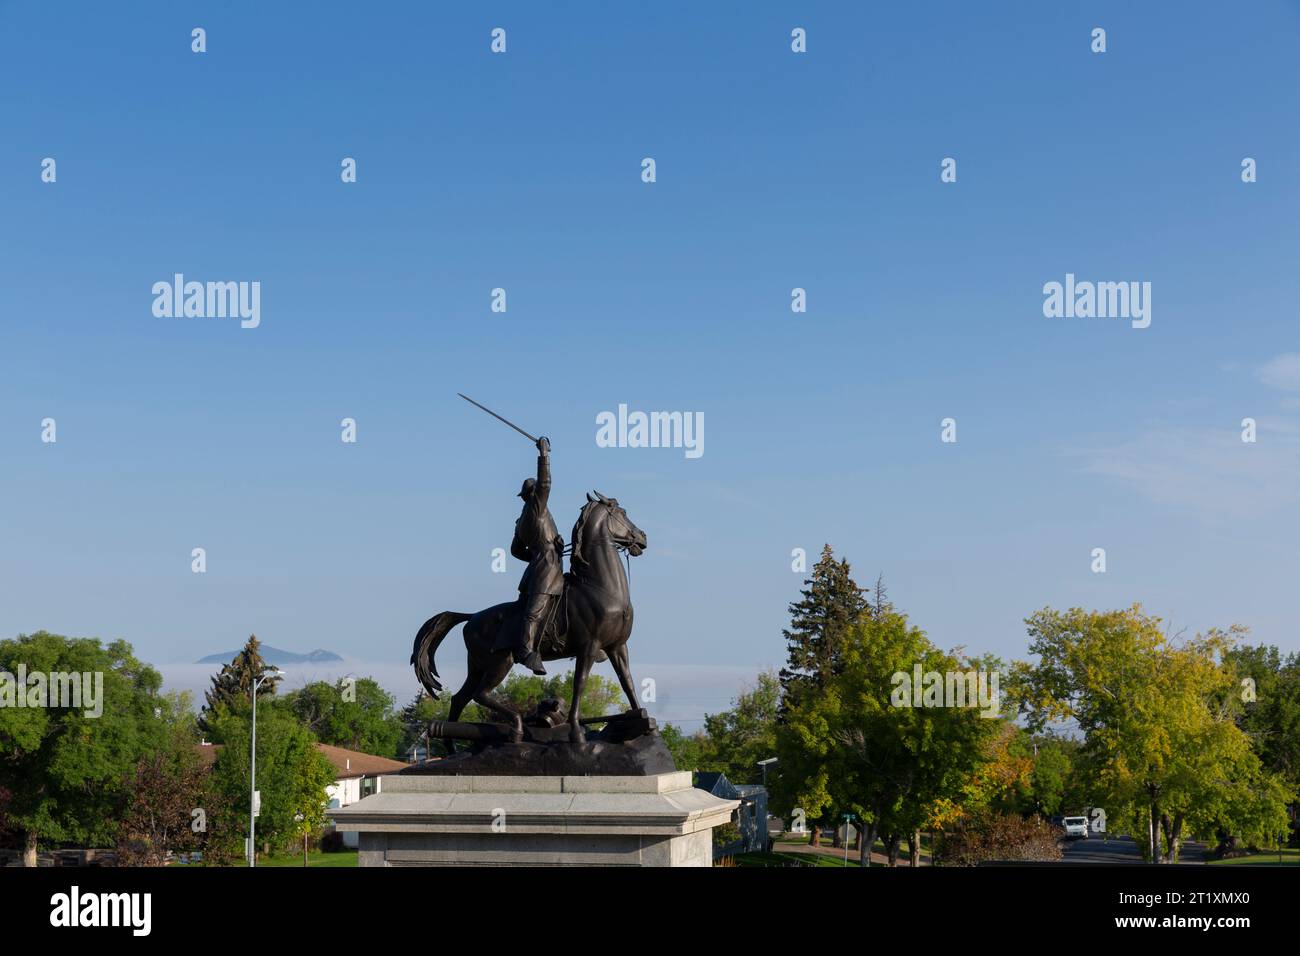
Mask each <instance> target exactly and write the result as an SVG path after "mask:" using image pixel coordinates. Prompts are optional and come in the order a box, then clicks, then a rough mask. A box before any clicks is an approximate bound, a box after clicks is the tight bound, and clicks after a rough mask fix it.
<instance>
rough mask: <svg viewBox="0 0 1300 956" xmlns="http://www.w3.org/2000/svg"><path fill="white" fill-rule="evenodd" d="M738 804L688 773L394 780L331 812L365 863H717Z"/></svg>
mask: <svg viewBox="0 0 1300 956" xmlns="http://www.w3.org/2000/svg"><path fill="white" fill-rule="evenodd" d="M738 805H739V801H737V800H723V799H720V798H718V797H715V796H713V795H712V794H710V793H706V792H705V791H703V790H698V789H696V788H695V787H692V786H691V774H690V772H689V771H677V772H673V773H661V774H653V775H650V776H644V777H601V776H591V777H561V776H533V777H523V776H517V777H505V776H500V777H494V776H427V775H420V774H390V775H386V776H384V777H382V778H380V784H379V792H378V793H375V794H373V795H371V796H369V797H366V798H365V799H364V800H362V801H360V802H359V803H354V804H352V805H351V806H349V807H343V808H342V809H338V810H330V811H327V812H328V814H329V815H330V816H331V817H332V818H333V820H334V825H335V826H336V827H337V828H338V829H339V830H341V831H344V832H347V831H354V832H356V833H357V834H358V835H359V843H360V854H361V855H360V859H359V861H358V862H359V864H360V865H361V866H466V865H480V866H711V865H712V864H713V840H712V831H713V828H714V827H715V826H719V825H720V824H724V823H726V822H727V821H729V820H730V819H731V814H732V812H733V811H734V810H735V808H736V807H737V806H738Z"/></svg>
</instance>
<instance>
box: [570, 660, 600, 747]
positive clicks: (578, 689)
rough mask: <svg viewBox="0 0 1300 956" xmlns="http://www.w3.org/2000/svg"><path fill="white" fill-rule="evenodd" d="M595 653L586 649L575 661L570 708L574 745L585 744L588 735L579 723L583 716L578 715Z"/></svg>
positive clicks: (572, 741)
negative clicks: (583, 689)
mask: <svg viewBox="0 0 1300 956" xmlns="http://www.w3.org/2000/svg"><path fill="white" fill-rule="evenodd" d="M593 657H594V655H593V653H592V652H591V650H589V649H584V650H583V652H582V653H581V654H579V655H578V657H577V660H575V661H574V667H573V703H572V705H571V706H570V707H569V742H570V743H574V744H585V743H586V742H587V735H586V734H585V733H584V732H583V730H582V724H581V723H580V722H579V721H580V720H581V717H582V715H581V714H579V713H578V708H579V703H580V701H581V700H582V688H583V687H584V686H586V683H587V675H588V674H590V673H591V663H592V658H593Z"/></svg>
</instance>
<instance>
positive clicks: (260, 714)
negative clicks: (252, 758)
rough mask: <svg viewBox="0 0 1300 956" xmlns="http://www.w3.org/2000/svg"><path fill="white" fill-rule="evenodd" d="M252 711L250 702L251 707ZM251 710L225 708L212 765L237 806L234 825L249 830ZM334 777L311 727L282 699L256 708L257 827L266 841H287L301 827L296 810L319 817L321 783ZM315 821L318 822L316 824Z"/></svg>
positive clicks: (313, 818)
mask: <svg viewBox="0 0 1300 956" xmlns="http://www.w3.org/2000/svg"><path fill="white" fill-rule="evenodd" d="M250 711H251V708H250ZM251 726H252V722H251V720H250V714H249V713H238V714H236V713H225V714H222V715H221V716H220V717H218V718H217V727H216V732H217V733H218V734H220V739H221V740H222V741H224V743H225V746H224V747H223V748H222V750H221V753H220V754H219V755H218V756H217V760H216V762H215V764H214V765H213V768H212V773H213V777H214V779H215V781H216V785H217V786H218V788H219V789H220V791H221V792H222V793H223V794H224V795H225V797H226V799H227V800H228V801H229V803H230V805H231V806H232V807H233V808H235V817H234V820H238V821H241V822H238V823H236V822H234V821H232V823H231V826H232V828H234V829H236V830H238V831H242V832H245V833H246V832H247V822H248V811H249V740H250V730H251ZM332 783H334V767H333V765H332V764H331V763H330V762H329V760H328V759H326V757H325V756H324V755H323V754H322V753H321V752H320V751H319V750H317V749H316V741H315V740H314V739H313V737H312V735H311V732H310V731H309V730H308V729H307V728H306V727H305V726H303V724H302V723H301V722H300V721H299V720H298V718H297V716H296V715H295V714H294V713H293V711H292V709H291V708H290V707H289V706H288V705H287V704H286V703H285V701H283V700H275V699H272V700H269V701H267V702H265V703H262V704H259V706H258V708H257V789H258V790H259V791H260V792H261V794H262V805H261V812H260V813H259V815H258V818H257V832H258V835H259V837H260V839H261V841H262V846H264V847H268V848H269V847H281V846H287V845H289V843H290V841H291V840H292V839H293V837H294V836H295V835H296V834H299V833H300V832H301V831H300V828H299V825H298V821H296V820H295V819H294V818H295V816H298V815H302V816H304V817H306V818H307V819H308V820H311V821H321V820H323V816H322V814H323V812H324V809H325V807H326V806H327V797H326V793H325V788H326V787H328V786H329V785H330V784H332ZM317 825H319V824H317Z"/></svg>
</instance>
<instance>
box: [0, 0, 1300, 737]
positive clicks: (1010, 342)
mask: <svg viewBox="0 0 1300 956" xmlns="http://www.w3.org/2000/svg"><path fill="white" fill-rule="evenodd" d="M196 26H202V27H204V28H205V29H206V30H207V42H208V51H207V52H206V53H203V54H195V53H192V52H191V50H190V31H191V29H192V28H193V27H196ZM1098 26H1100V27H1104V28H1105V29H1106V30H1107V47H1108V49H1107V51H1106V52H1105V53H1104V54H1094V53H1092V52H1091V50H1090V42H1091V41H1090V33H1091V31H1092V29H1093V28H1094V27H1098ZM494 27H503V28H504V29H506V31H507V53H505V54H504V55H493V54H492V53H491V52H490V51H489V41H490V37H489V33H490V31H491V30H492V28H494ZM794 27H803V28H805V29H806V30H807V34H808V52H807V53H806V54H794V53H792V52H791V50H790V31H791V29H793V28H794ZM1298 53H1300V5H1297V4H1296V3H1277V2H1273V3H1268V2H1265V3H1258V4H1251V5H1250V6H1249V7H1224V6H1222V5H1217V4H1180V5H1177V6H1176V7H1175V6H1173V5H1142V8H1141V9H1138V8H1137V5H1133V4H1119V3H1116V4H1083V3H1070V4H1042V3H1014V4H1013V3H1001V4H986V5H975V4H967V3H951V4H948V3H945V4H905V5H904V4H900V5H896V7H886V6H884V5H871V6H870V7H868V5H865V4H822V3H818V4H793V3H789V4H787V3H782V4H775V3H770V4H761V3H760V4H754V3H745V4H741V3H735V4H724V3H719V4H708V5H700V4H674V3H663V4H655V5H652V6H650V7H645V6H627V7H624V6H622V5H615V4H596V3H589V4H578V3H564V4H550V5H546V6H545V7H539V6H538V5H535V4H488V5H469V4H465V5H458V6H455V7H452V6H447V5H431V4H417V3H399V4H391V5H387V6H385V7H383V8H382V9H371V8H366V7H364V6H355V5H350V4H349V5H344V4H333V3H322V4H317V5H314V6H313V7H312V8H311V10H310V11H306V10H290V9H287V8H286V9H281V8H280V5H268V4H253V3H234V4H212V3H166V4H164V3H138V4H132V5H131V6H130V7H129V9H128V8H121V7H116V8H114V7H111V6H106V5H99V4H89V3H87V4H71V5H60V6H59V7H57V8H51V7H50V6H49V5H44V6H42V5H35V4H18V3H12V2H8V3H6V2H0V77H2V79H3V82H2V83H0V115H2V116H3V117H4V125H3V131H4V135H3V136H2V137H0V235H2V236H3V239H4V242H3V246H2V247H0V249H2V250H3V255H2V256H0V465H2V467H0V634H4V635H12V634H16V633H19V632H29V631H32V630H36V629H39V628H42V627H44V628H48V629H50V630H54V631H57V632H61V633H67V634H75V635H93V636H99V637H102V638H105V639H109V638H115V637H124V638H126V639H128V640H130V641H131V642H132V643H133V644H134V645H135V647H136V649H137V651H138V652H139V653H140V655H141V656H143V657H144V658H145V659H148V660H151V661H154V662H156V663H159V664H160V665H171V664H180V663H183V662H189V661H193V660H195V659H197V658H198V657H200V656H203V655H205V654H208V653H212V652H214V651H218V650H224V649H226V648H230V647H234V646H237V645H238V644H239V642H240V641H241V640H242V639H243V638H244V637H245V636H246V635H247V634H249V633H250V632H256V633H257V634H258V635H259V637H261V638H262V639H263V640H264V641H266V642H268V643H271V644H274V645H276V646H279V647H284V648H288V649H292V650H299V651H305V650H309V649H311V648H315V647H324V648H328V649H331V650H334V651H337V652H339V653H341V654H344V655H346V656H348V657H349V658H350V659H353V660H354V661H356V662H360V663H357V664H355V665H354V666H356V667H358V668H362V667H364V668H367V669H368V670H370V671H375V672H379V671H380V670H381V669H383V668H391V670H386V671H384V673H385V682H386V683H387V684H388V686H389V687H390V689H391V690H394V691H395V692H397V693H398V694H399V696H402V697H406V696H409V694H411V693H413V692H414V690H415V683H414V679H413V677H411V676H410V675H409V672H408V671H406V669H405V661H406V656H407V654H408V653H409V648H410V640H411V637H412V635H413V634H414V631H415V629H416V627H417V626H418V625H419V624H420V623H421V622H422V621H423V620H424V619H425V618H426V617H428V616H429V615H430V614H432V613H434V612H436V611H439V610H443V609H456V610H474V609H477V608H479V607H482V606H485V605H487V604H491V603H494V602H496V601H498V600H504V599H506V598H507V597H509V596H510V595H511V594H512V593H513V590H514V587H515V584H516V581H517V576H518V573H519V571H520V570H521V567H520V566H519V565H518V564H517V563H512V566H511V567H510V570H509V572H508V573H507V574H504V575H501V574H494V573H492V571H491V566H490V552H491V549H492V548H494V547H507V546H508V544H509V535H510V532H511V529H512V524H513V520H514V517H515V512H516V505H517V501H516V499H514V498H513V497H512V496H513V494H514V492H515V491H516V490H517V489H518V485H519V481H520V479H521V478H523V477H524V476H525V475H527V474H528V473H529V471H530V470H531V468H532V467H533V461H534V459H533V452H532V449H531V448H530V447H529V445H528V444H527V442H525V441H524V440H523V439H521V438H519V437H518V436H516V435H514V434H513V433H511V432H509V431H508V430H507V429H505V428H504V427H502V426H500V425H498V424H496V423H494V422H492V421H491V420H490V419H488V418H486V417H485V416H483V415H482V414H481V413H479V412H477V411H475V410H474V409H472V408H470V407H469V406H468V405H466V404H465V403H463V402H461V401H460V400H459V399H457V398H456V397H455V393H456V392H457V391H464V392H468V393H469V394H471V395H473V396H474V397H476V398H478V399H479V400H480V401H483V402H485V403H487V404H489V405H491V406H493V407H495V408H497V409H498V410H499V411H501V412H503V413H504V414H506V415H508V416H511V417H513V418H515V419H517V420H518V421H519V422H520V423H521V424H522V425H523V426H524V427H525V428H528V429H530V430H532V431H534V433H545V434H547V435H549V436H550V437H551V439H552V443H553V446H554V468H555V492H554V494H553V496H552V507H553V510H554V512H555V515H556V519H557V523H558V524H559V525H560V527H561V528H562V529H563V530H564V532H565V533H567V531H568V528H569V527H570V526H571V525H572V522H573V518H574V515H575V514H576V511H577V508H578V506H579V504H580V503H581V501H582V500H583V495H584V493H585V492H586V491H587V490H588V489H590V488H598V489H600V490H601V491H603V492H605V493H607V494H613V495H617V496H618V497H619V499H620V500H621V501H622V503H623V504H624V505H625V506H626V507H627V509H628V511H629V513H630V515H631V517H632V518H633V519H634V520H635V521H636V522H637V523H638V524H639V525H640V526H641V527H642V528H643V529H644V530H645V531H646V532H647V534H648V536H649V543H650V548H649V550H648V551H647V552H646V554H645V555H644V556H642V557H640V558H638V559H637V560H636V561H635V562H634V563H633V566H632V585H633V597H634V600H635V603H636V609H637V626H636V631H635V633H634V635H633V638H632V646H631V650H632V661H633V668H634V672H635V673H636V674H637V676H638V678H640V677H642V676H654V677H656V678H657V682H658V684H659V693H660V697H661V699H663V698H667V699H673V700H675V702H676V704H675V706H676V709H675V710H674V711H673V712H672V714H673V716H675V717H677V718H678V719H683V720H689V719H692V718H698V716H699V715H701V714H702V713H703V712H704V711H706V710H718V709H721V708H722V707H723V706H725V704H726V703H727V700H728V698H729V697H730V696H731V695H732V694H733V693H734V692H735V691H736V689H737V688H738V683H739V681H740V679H741V677H742V676H744V675H752V674H753V673H755V672H756V671H757V670H759V669H761V668H763V667H767V666H779V664H780V663H781V661H782V660H783V657H784V646H783V642H782V639H781V633H780V632H781V628H782V626H783V625H784V624H785V622H786V620H787V615H786V605H787V604H788V603H789V601H791V600H792V599H794V598H795V597H796V596H797V591H798V587H799V585H800V581H801V578H802V576H801V575H799V574H796V573H793V572H792V571H791V569H790V561H791V558H790V552H791V550H792V549H793V548H796V547H802V548H805V549H806V550H807V551H808V553H809V556H810V561H811V560H812V559H813V558H815V556H816V553H817V551H818V550H819V549H820V547H821V545H822V543H823V542H826V541H829V542H830V543H832V544H833V545H834V547H835V548H836V549H837V551H838V552H840V553H842V554H844V555H846V556H847V557H848V558H849V559H850V561H851V562H852V563H853V565H854V568H855V570H856V571H857V574H858V577H859V579H860V580H861V581H862V582H863V583H866V582H868V581H871V580H874V578H875V576H876V574H877V573H882V574H883V575H884V577H885V581H886V584H887V586H888V587H889V589H890V594H891V597H892V598H893V599H894V600H895V601H896V602H897V603H898V604H899V605H900V606H901V607H902V608H903V609H904V610H906V611H907V612H908V613H909V614H910V615H911V616H912V618H913V619H914V621H915V622H916V623H917V624H918V625H920V626H921V627H923V628H924V629H926V630H927V632H928V633H929V634H930V636H931V637H932V638H933V639H934V640H935V641H936V642H937V643H939V644H940V645H942V646H945V647H952V646H956V645H964V646H966V647H968V648H969V649H971V650H972V651H976V652H984V651H992V652H995V653H998V654H1000V655H1002V656H1004V657H1015V656H1023V654H1024V651H1025V633H1024V627H1023V624H1022V619H1023V618H1024V617H1025V616H1026V615H1027V614H1029V613H1031V612H1032V611H1034V610H1036V609H1038V608H1040V607H1043V606H1045V605H1052V606H1058V607H1061V606H1071V605H1076V604H1078V605H1084V606H1093V607H1115V606H1123V605H1127V604H1129V603H1131V602H1133V601H1141V602H1142V603H1144V604H1145V605H1146V606H1147V607H1148V608H1149V609H1150V610H1152V611H1154V612H1156V613H1158V614H1161V615H1163V616H1164V617H1166V618H1167V619H1168V620H1169V621H1170V622H1171V624H1172V626H1173V628H1174V629H1175V630H1177V629H1181V628H1187V629H1188V630H1189V631H1196V630H1201V629H1205V628H1208V627H1211V626H1215V625H1227V624H1229V623H1233V622H1239V623H1242V624H1246V625H1249V626H1250V627H1251V628H1252V629H1253V633H1254V639H1256V640H1259V641H1265V642H1269V643H1276V644H1279V645H1280V646H1282V647H1284V648H1288V649H1291V650H1300V635H1297V632H1296V628H1295V624H1294V622H1295V620H1296V617H1297V613H1296V612H1297V602H1298V601H1300V597H1298V596H1297V589H1296V587H1295V577H1296V571H1297V561H1296V557H1295V541H1296V540H1297V532H1300V521H1297V511H1296V508H1297V505H1298V504H1300V482H1298V481H1297V472H1298V470H1300V360H1291V359H1287V358H1286V356H1290V355H1295V353H1300V342H1298V341H1297V335H1296V332H1295V330H1296V320H1297V315H1296V303H1297V301H1298V299H1300V296H1298V293H1300V270H1298V269H1297V268H1296V263H1297V261H1298V260H1300V239H1298V237H1297V223H1298V222H1300V215H1298V212H1300V185H1298V183H1300V127H1297V123H1296V117H1297V116H1298V115H1300V83H1297V80H1298V79H1300V76H1298V75H1297V74H1298V73H1300V56H1298V55H1297V54H1298ZM647 156H648V157H653V158H654V159H655V161H656V164H657V181H656V182H655V183H653V184H646V183H643V182H642V181H641V175H640V174H641V161H642V159H643V158H644V157H647ZM44 157H54V158H55V159H56V161H57V164H58V166H57V171H58V179H57V182H55V183H52V184H50V183H43V182H41V179H40V164H41V160H42V159H43V158H44ZM343 157H354V158H355V159H356V161H357V168H358V182H356V183H355V184H344V183H342V182H341V181H340V176H339V171H340V161H341V160H342V159H343ZM944 157H953V158H955V159H956V160H957V163H958V180H957V182H956V183H952V184H944V183H941V182H940V180H939V164H940V161H941V160H942V159H943V158H944ZM1244 157H1253V158H1254V159H1256V161H1257V163H1258V177H1259V179H1258V182H1256V183H1252V184H1245V183H1243V182H1242V181H1241V178H1240V164H1241V161H1242V159H1243V158H1244ZM177 272H181V273H184V274H185V275H186V277H187V278H189V279H197V280H200V281H206V280H236V281H238V280H244V281H259V282H260V283H261V290H262V301H261V309H262V318H261V325H260V326H259V327H258V328H256V329H241V328H239V326H238V323H237V322H234V321H231V320H222V319H179V318H157V317H155V316H154V315H153V314H152V311H151V306H152V302H153V296H152V294H151V291H150V290H151V287H152V285H153V283H154V282H157V281H160V280H164V281H165V280H170V278H171V277H172V275H173V274H174V273H177ZM1068 272H1072V273H1075V274H1076V275H1077V276H1079V277H1080V278H1081V279H1093V280H1105V281H1127V280H1135V281H1149V282H1151V284H1152V290H1153V291H1152V323H1151V326H1150V328H1147V329H1141V330H1138V329H1132V328H1130V327H1129V324H1128V323H1127V322H1126V321H1122V320H1103V319H1049V318H1045V317H1044V315H1043V312H1042V302H1043V294H1042V286H1043V284H1044V283H1046V282H1050V281H1062V280H1063V279H1064V276H1065V274H1066V273H1068ZM496 287H502V288H505V289H506V291H507V297H508V299H507V301H508V311H507V312H506V313H504V314H497V313H493V312H491V311H490V308H489V305H490V292H491V290H492V289H493V288H496ZM794 287H802V288H805V289H806V290H807V295H808V311H807V313H805V314H794V313H792V312H791V310H790V290H791V289H792V288H794ZM620 403H626V404H627V405H628V406H629V407H630V408H632V409H641V410H646V411H649V410H660V409H662V410H681V411H688V412H697V413H702V414H703V415H704V420H705V454H704V455H703V456H702V457H700V458H698V459H693V460H691V459H687V458H686V457H685V456H684V455H683V454H682V451H681V450H680V449H633V448H599V447H597V445H596V442H595V433H596V427H595V417H596V415H597V414H598V413H599V412H601V411H605V410H614V409H617V407H618V405H619V404H620ZM1247 416H1251V417H1254V418H1256V419H1257V421H1258V423H1259V440H1258V442H1257V443H1255V444H1245V443H1242V442H1241V441H1240V437H1239V436H1240V422H1241V419H1242V418H1244V417H1247ZM46 417H53V418H54V419H56V421H57V428H58V441H57V443H56V444H53V445H50V444H44V443H42V442H41V440H40V434H41V427H40V422H41V420H42V419H44V418H46ZM344 417H352V418H355V419H356V421H357V423H358V442H357V443H356V444H355V445H347V444H343V443H342V442H341V441H340V439H339V432H340V429H339V422H340V420H341V419H342V418H344ZM945 417H952V418H955V419H956V421H957V437H958V440H957V442H956V443H955V444H943V443H941V442H940V440H939V433H940V426H939V423H940V421H941V419H943V418H945ZM195 547H203V548H205V549H206V551H207V555H208V571H207V573H206V574H203V575H195V574H192V573H191V571H190V552H191V549H192V548H195ZM1096 547H1104V548H1105V549H1106V551H1107V563H1108V570H1107V573H1105V574H1100V575H1099V574H1094V573H1092V571H1091V569H1090V564H1091V551H1092V549H1093V548H1096ZM457 646H458V645H457V644H456V643H454V642H453V643H452V644H449V645H448V647H449V648H451V649H452V650H451V652H450V654H448V653H447V652H444V657H443V660H445V661H446V662H447V669H448V670H450V671H452V672H453V673H454V672H455V671H456V665H455V664H454V663H453V661H452V659H453V658H455V657H456V653H455V648H456V647H457ZM440 664H442V661H440ZM371 665H373V666H371ZM164 669H166V668H164ZM178 673H179V671H178ZM607 676H609V675H608V674H607ZM177 680H181V681H182V682H183V679H181V678H177Z"/></svg>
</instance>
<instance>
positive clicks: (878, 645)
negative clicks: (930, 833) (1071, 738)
mask: <svg viewBox="0 0 1300 956" xmlns="http://www.w3.org/2000/svg"><path fill="white" fill-rule="evenodd" d="M840 658H841V666H840V667H839V668H838V669H837V672H836V673H835V674H834V675H833V677H832V678H831V679H830V680H829V681H828V682H827V683H826V684H825V686H824V687H823V688H822V690H821V692H820V693H818V694H815V695H813V694H809V695H805V696H804V697H803V698H802V699H801V700H799V701H798V702H797V704H795V705H794V706H791V707H789V708H788V709H787V713H786V716H785V718H784V719H783V720H782V722H781V724H780V725H779V727H778V732H777V747H778V754H779V757H780V763H779V764H778V768H779V769H780V773H779V775H778V776H779V784H778V789H779V790H780V792H781V793H782V797H783V800H784V802H786V803H791V802H795V805H796V806H802V807H803V808H804V810H805V813H806V815H807V817H808V819H816V818H817V816H818V815H820V814H823V813H825V812H826V811H827V810H829V809H832V808H833V810H834V812H835V813H837V814H838V813H852V814H853V815H854V816H855V817H856V818H857V819H858V820H861V821H863V824H864V827H863V829H864V831H865V832H864V834H863V837H862V839H861V840H860V841H859V862H860V864H861V865H863V866H866V865H868V864H869V862H870V848H871V846H872V844H873V843H874V841H875V838H876V836H877V835H883V836H885V838H886V842H887V844H889V847H890V858H891V861H893V860H895V859H896V857H897V847H898V842H899V840H900V839H901V837H902V836H903V835H910V834H915V832H916V831H917V830H918V829H919V828H920V827H921V826H922V825H923V824H924V823H925V822H926V820H927V819H928V818H929V817H930V816H931V814H932V813H933V811H934V807H935V806H936V805H938V804H939V803H941V802H942V801H945V800H946V801H955V800H957V799H959V798H960V797H961V795H962V794H963V792H964V789H965V787H966V786H967V785H968V783H969V781H970V779H971V778H972V776H973V774H974V772H975V770H976V768H977V767H978V766H979V765H980V764H981V763H982V762H983V761H985V760H987V759H988V757H987V754H988V750H989V744H990V741H991V740H992V739H993V737H994V736H995V735H996V734H998V732H999V728H1000V726H1001V723H1002V722H1001V721H999V720H990V719H984V718H982V717H980V715H979V711H978V710H976V709H973V708H958V707H912V706H904V705H902V704H900V703H899V702H898V700H897V699H896V698H895V693H894V692H895V690H896V688H897V686H898V685H897V682H896V681H895V679H894V677H895V675H896V674H906V675H910V674H912V673H913V665H915V664H920V665H921V668H922V671H937V672H940V673H945V672H947V671H952V670H960V669H961V665H962V664H963V663H964V662H963V661H962V660H961V659H959V658H957V657H956V656H954V655H951V654H944V653H942V652H940V651H938V650H937V649H935V648H934V647H933V646H932V645H931V644H930V642H929V641H928V640H927V639H926V637H925V635H924V633H923V632H922V631H920V630H919V629H918V628H915V627H912V626H911V625H910V624H909V623H908V621H907V618H906V617H905V616H904V615H902V614H900V613H898V612H897V611H894V610H893V609H892V608H888V607H882V609H881V611H880V612H879V613H873V614H871V615H863V616H862V617H861V618H860V620H859V622H858V624H857V626H855V627H853V628H851V629H850V630H849V631H848V633H847V635H846V639H845V640H844V641H843V644H842V647H841V653H840ZM903 699H904V700H905V698H903ZM792 769H793V770H794V771H795V772H794V773H792V772H791V771H792Z"/></svg>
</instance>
